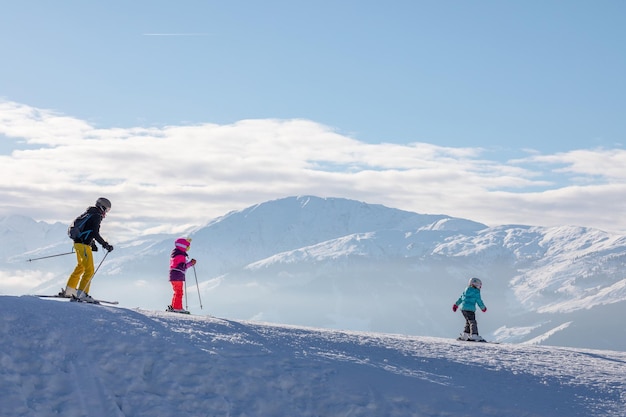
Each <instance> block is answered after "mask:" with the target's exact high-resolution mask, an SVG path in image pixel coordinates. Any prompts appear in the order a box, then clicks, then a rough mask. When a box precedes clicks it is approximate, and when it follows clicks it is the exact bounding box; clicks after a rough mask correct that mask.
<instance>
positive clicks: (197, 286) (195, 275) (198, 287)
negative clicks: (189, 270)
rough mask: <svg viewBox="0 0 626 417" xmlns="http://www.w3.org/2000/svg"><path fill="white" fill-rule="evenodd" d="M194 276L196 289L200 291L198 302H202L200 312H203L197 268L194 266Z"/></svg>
mask: <svg viewBox="0 0 626 417" xmlns="http://www.w3.org/2000/svg"><path fill="white" fill-rule="evenodd" d="M193 276H194V277H195V278H196V288H197V289H198V301H200V310H202V298H200V286H199V285H198V274H196V266H195V265H194V266H193Z"/></svg>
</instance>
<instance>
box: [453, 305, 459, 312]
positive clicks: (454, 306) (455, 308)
mask: <svg viewBox="0 0 626 417" xmlns="http://www.w3.org/2000/svg"><path fill="white" fill-rule="evenodd" d="M458 308H459V306H458V305H456V304H452V311H454V312H455V313H456V310H457V309H458Z"/></svg>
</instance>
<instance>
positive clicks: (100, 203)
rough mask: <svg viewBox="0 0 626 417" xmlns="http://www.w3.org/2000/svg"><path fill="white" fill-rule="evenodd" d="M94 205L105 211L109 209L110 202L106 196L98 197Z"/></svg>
mask: <svg viewBox="0 0 626 417" xmlns="http://www.w3.org/2000/svg"><path fill="white" fill-rule="evenodd" d="M96 207H98V208H99V209H100V210H102V211H103V212H104V213H107V212H108V211H109V210H111V202H110V201H109V199H108V198H104V197H100V198H99V199H98V200H96Z"/></svg>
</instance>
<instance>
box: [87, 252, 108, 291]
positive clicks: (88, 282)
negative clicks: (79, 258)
mask: <svg viewBox="0 0 626 417" xmlns="http://www.w3.org/2000/svg"><path fill="white" fill-rule="evenodd" d="M108 255H109V252H107V253H105V254H104V257H103V258H102V260H101V261H100V263H99V264H98V267H97V268H96V270H95V271H93V274H91V278H89V281H87V284H86V285H85V287H84V288H89V284H91V280H92V279H93V277H94V276H96V272H98V269H100V265H102V262H104V260H105V259H106V258H107V256H108Z"/></svg>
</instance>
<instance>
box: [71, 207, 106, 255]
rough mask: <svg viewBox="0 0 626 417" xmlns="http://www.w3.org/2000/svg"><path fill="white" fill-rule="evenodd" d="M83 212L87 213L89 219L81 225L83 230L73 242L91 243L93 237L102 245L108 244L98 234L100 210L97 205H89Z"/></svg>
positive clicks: (100, 221) (100, 219)
mask: <svg viewBox="0 0 626 417" xmlns="http://www.w3.org/2000/svg"><path fill="white" fill-rule="evenodd" d="M85 213H89V214H90V216H89V219H87V222H86V223H85V225H84V226H83V229H82V230H83V231H82V233H81V235H80V237H78V238H77V239H74V243H82V244H83V245H91V243H92V242H93V241H94V239H95V240H96V241H97V242H98V243H99V244H101V245H102V246H108V245H109V244H108V243H107V242H106V240H104V239H103V238H102V236H100V223H102V219H103V218H104V217H102V211H101V210H100V209H99V208H97V207H89V208H88V209H87V211H86V212H85Z"/></svg>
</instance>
